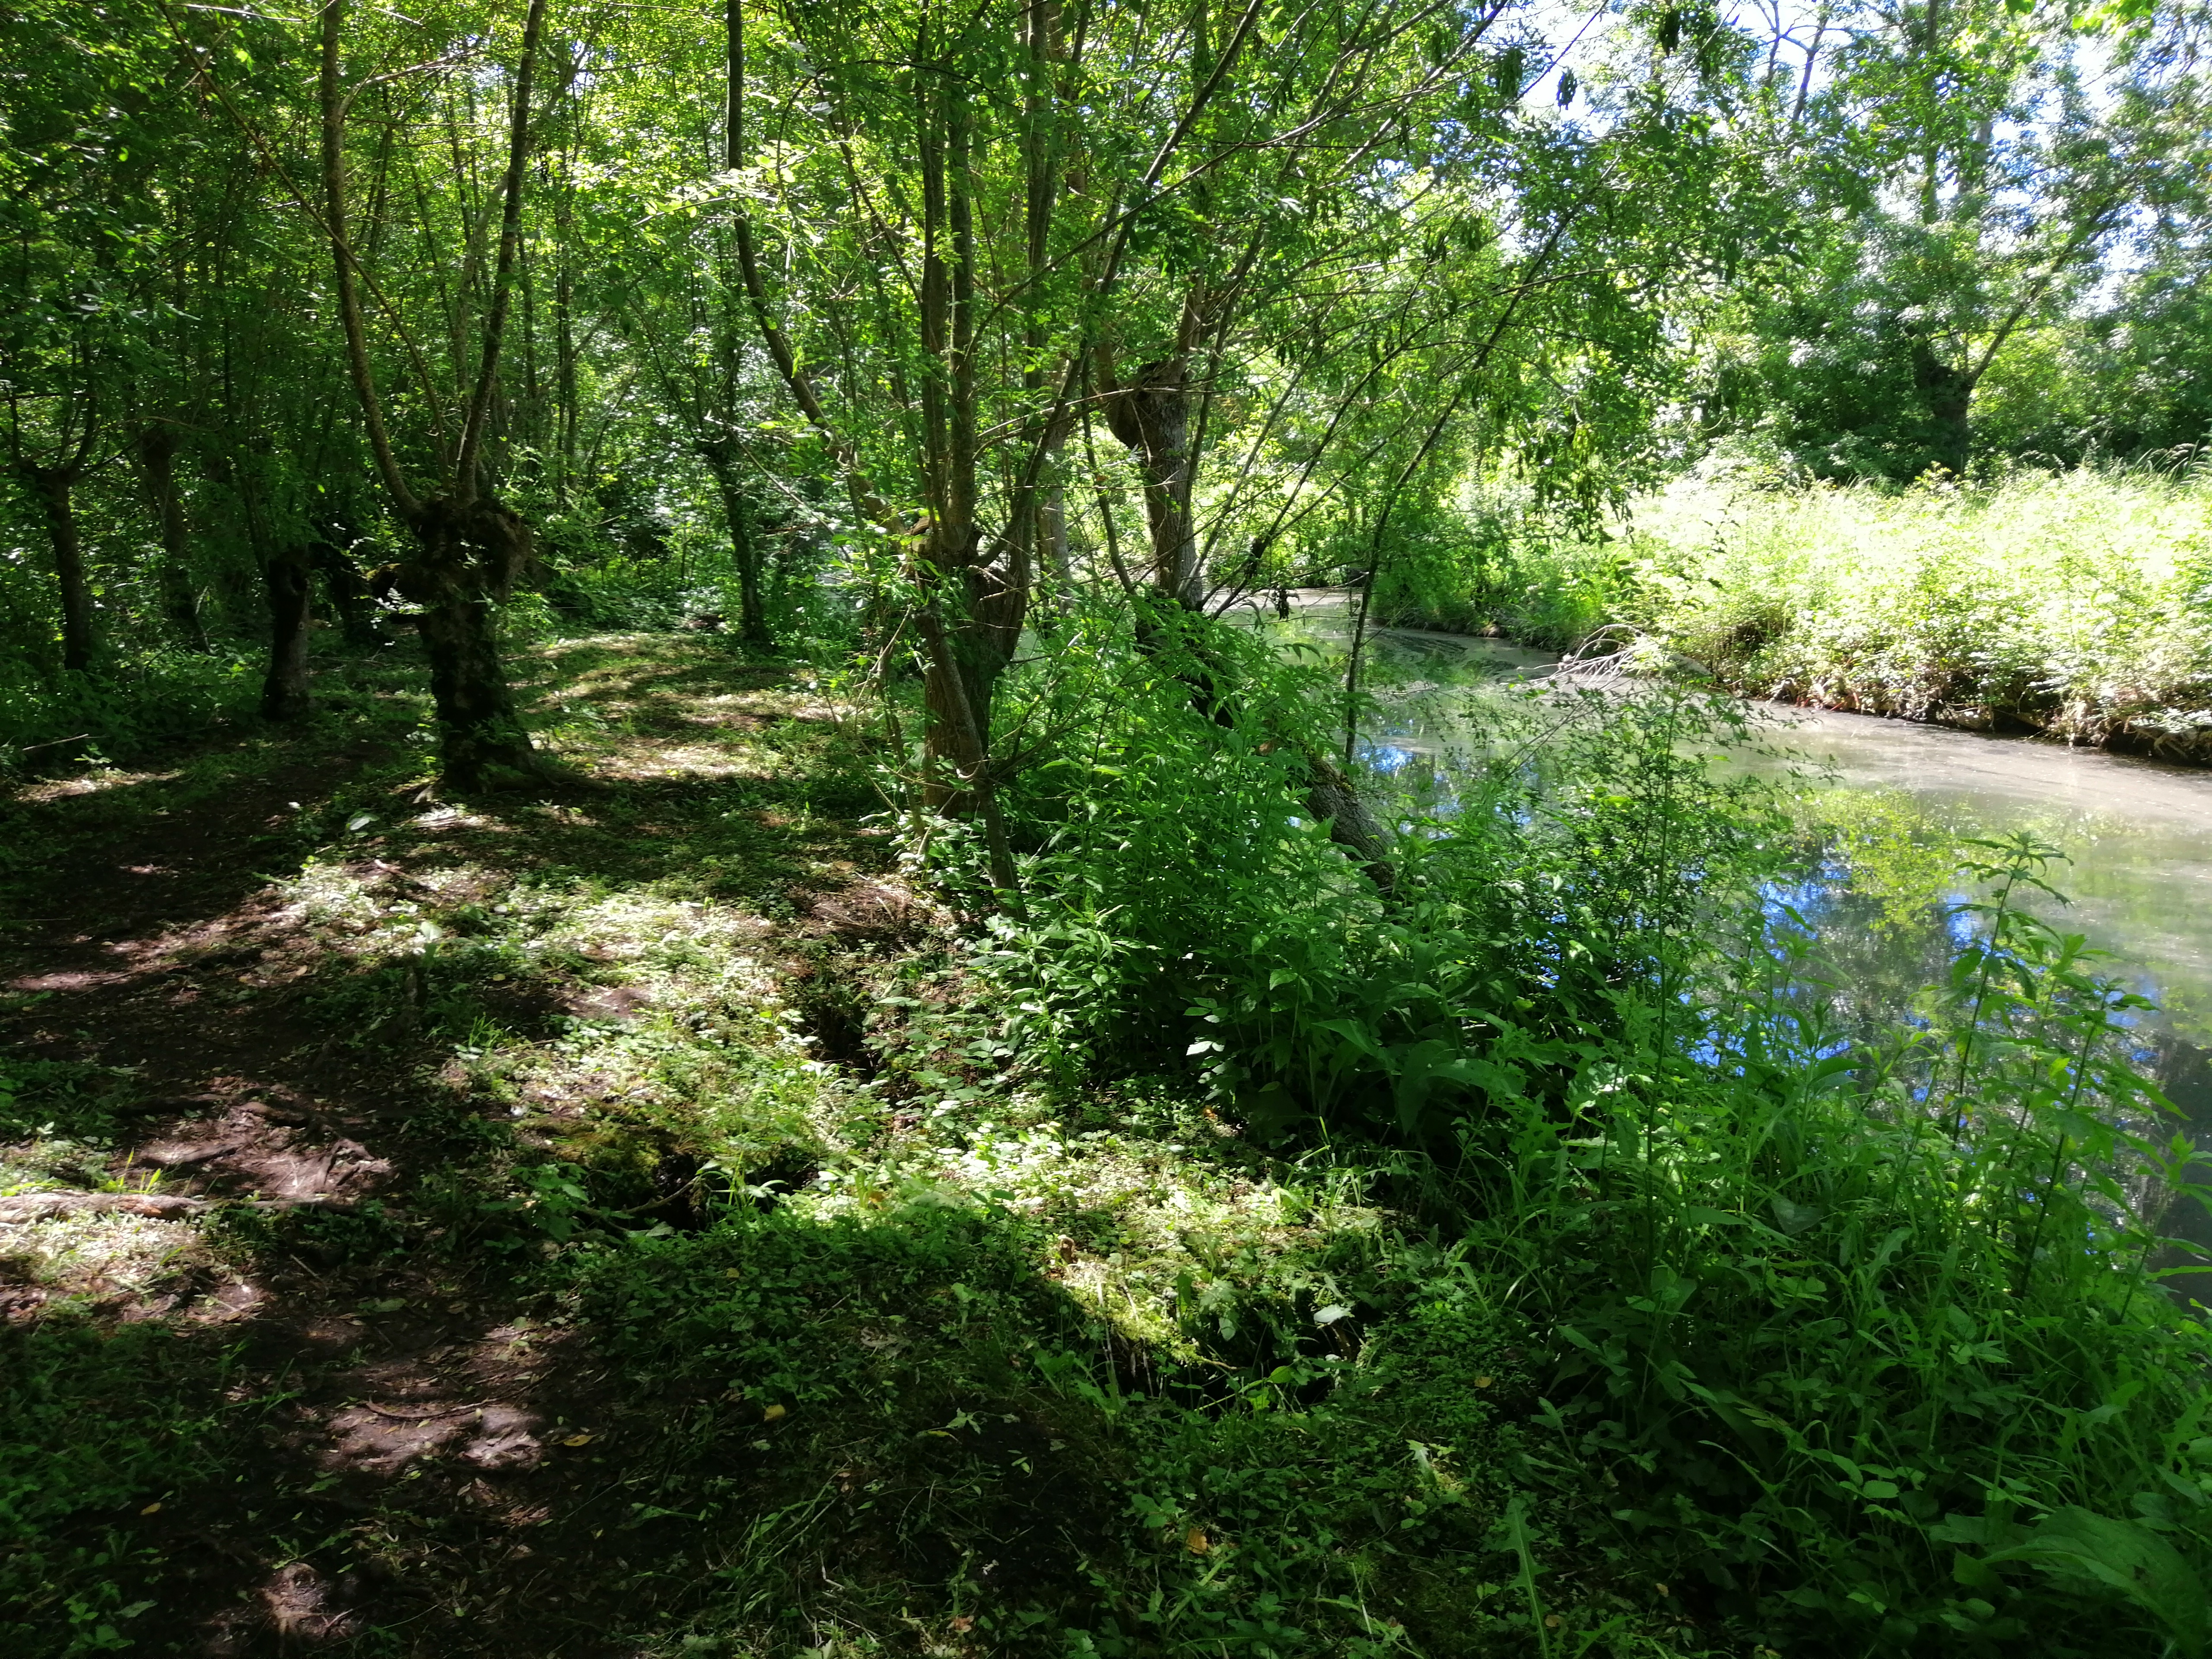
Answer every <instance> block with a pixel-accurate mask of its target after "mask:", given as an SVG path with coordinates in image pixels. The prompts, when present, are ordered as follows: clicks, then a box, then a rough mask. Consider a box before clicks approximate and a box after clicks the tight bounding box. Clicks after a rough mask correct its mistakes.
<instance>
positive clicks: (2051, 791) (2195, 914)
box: [1263, 592, 2212, 1304]
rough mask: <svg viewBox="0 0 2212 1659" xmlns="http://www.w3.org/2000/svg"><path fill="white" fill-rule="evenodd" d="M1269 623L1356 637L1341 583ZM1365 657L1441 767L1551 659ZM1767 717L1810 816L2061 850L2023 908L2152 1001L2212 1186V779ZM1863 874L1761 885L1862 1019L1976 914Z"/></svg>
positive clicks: (1917, 731) (1337, 652)
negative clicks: (1900, 901)
mask: <svg viewBox="0 0 2212 1659" xmlns="http://www.w3.org/2000/svg"><path fill="white" fill-rule="evenodd" d="M1263 625H1264V626H1266V627H1267V628H1268V629H1271V630H1273V631H1274V632H1275V633H1277V634H1278V635H1279V636H1280V637H1282V638H1283V639H1284V640H1285V642H1286V643H1288V642H1291V641H1297V642H1302V643H1304V644H1307V645H1310V646H1311V647H1315V648H1316V649H1317V650H1318V651H1319V652H1321V653H1322V654H1323V655H1324V656H1325V657H1328V656H1334V657H1340V656H1341V655H1342V654H1343V653H1344V652H1345V650H1346V647H1347V646H1348V643H1349V638H1350V623H1349V617H1348V614H1347V611H1346V605H1345V604H1344V601H1343V598H1342V596H1341V595H1340V594H1334V593H1325V592H1308V593H1305V594H1302V595H1300V596H1298V608H1297V611H1296V613H1295V614H1294V615H1293V616H1292V617H1291V618H1290V619H1289V620H1288V621H1286V622H1282V623H1277V622H1274V621H1273V620H1272V619H1269V620H1267V621H1266V622H1265V623H1264V624H1263ZM1365 652H1366V657H1365V660H1366V662H1367V663H1368V664H1369V665H1370V666H1369V667H1368V668H1367V669H1366V670H1365V671H1364V678H1368V679H1369V680H1370V691H1371V694H1372V697H1373V703H1374V708H1373V712H1372V714H1370V717H1369V719H1368V720H1367V721H1366V723H1365V724H1364V726H1363V729H1362V738H1363V741H1362V744H1361V750H1362V752H1363V754H1364V756H1365V757H1367V758H1368V759H1369V760H1370V762H1371V763H1374V764H1375V765H1376V767H1378V768H1379V769H1382V770H1383V771H1386V772H1389V773H1391V774H1393V775H1404V774H1406V773H1407V769H1421V768H1425V767H1427V766H1431V765H1435V764H1436V763H1439V762H1443V763H1446V764H1445V768H1444V769H1445V771H1446V773H1447V774H1448V773H1449V757H1451V756H1453V755H1455V754H1460V755H1464V754H1468V753H1470V752H1475V751H1479V750H1480V746H1481V730H1480V697H1477V696H1468V693H1469V692H1472V691H1477V690H1480V689H1481V688H1495V687H1497V686H1498V685H1500V684H1510V683H1511V682H1513V681H1516V680H1518V681H1526V680H1529V679H1534V678H1541V677H1542V676H1543V675H1544V674H1545V673H1546V671H1547V670H1548V668H1549V665H1551V663H1552V662H1553V661H1554V660H1555V659H1554V658H1553V657H1552V656H1551V655H1550V654H1548V653H1543V652H1538V651H1532V650H1528V649H1526V648H1524V647H1519V646H1515V645H1511V644H1508V643H1507V642H1505V641H1501V640H1489V639H1474V638H1469V637H1468V636H1466V635H1449V634H1433V633H1427V632H1422V631H1417V630H1413V629H1371V630H1370V633H1369V635H1368V641H1367V645H1366V647H1365ZM1758 712H1759V714H1761V715H1763V716H1764V720H1763V721H1762V726H1763V735H1764V737H1765V746H1766V749H1767V751H1768V752H1765V753H1764V754H1759V755H1753V756H1750V757H1740V758H1739V761H1738V763H1741V764H1742V765H1745V766H1747V768H1749V769H1752V770H1754V771H1758V772H1762V773H1765V774H1766V775H1771V776H1774V777H1777V778H1781V779H1785V780H1792V779H1794V780H1795V782H1794V784H1793V787H1797V788H1800V789H1802V790H1803V791H1804V792H1805V793H1806V794H1807V797H1808V800H1807V805H1808V811H1809V815H1810V816H1811V817H1814V818H1815V819H1816V820H1826V821H1829V822H1836V821H1839V820H1841V819H1843V818H1844V817H1848V816H1849V815H1850V812H1851V811H1853V810H1854V808H1855V807H1857V806H1859V805H1863V804H1864V803H1865V802H1867V801H1868V800H1869V799H1874V798H1879V799H1887V800H1888V801H1891V802H1900V801H1901V802H1904V803H1908V804H1909V809H1908V810H1909V811H1911V814H1912V815H1913V816H1914V817H1917V821H1918V823H1919V824H1920V825H1921V826H1922V827H1923V829H1924V832H1925V837H1926V838H1927V839H1929V840H1932V841H1936V842H1942V841H1945V840H1957V839H1959V838H1961V837H1965V836H1998V835H2005V834H2009V833H2011V832H2013V831H2015V830H2027V831H2028V832H2030V833H2032V834H2033V835H2035V836H2037V837H2038V838H2039V839H2040V840H2043V841H2045V842H2049V843H2051V844H2052V845H2054V846H2057V847H2058V848H2061V849H2063V851H2064V852H2065V854H2067V855H2068V858H2069V860H2070V862H2069V864H2066V865H2062V866H2058V868H2057V872H2056V875H2055V878H2054V882H2053V884H2054V885H2056V886H2057V887H2059V888H2060V889H2062V890H2063V891H2065V892H2066V893H2067V894H2068V896H2069V899H2070V901H2071V902H2069V903H2068V904H2066V905H2064V906H2063V907H2062V906H2059V905H2057V904H2056V903H2054V902H2050V901H2047V900H2046V901H2043V902H2040V903H2039V904H2030V905H2029V906H2027V908H2031V909H2033V910H2035V911H2036V912H2037V913H2038V914H2039V915H2041V916H2042V917H2043V919H2044V920H2045V921H2049V922H2051V924H2052V925H2054V926H2056V927H2060V928H2062V929H2063V930H2064V931H2066V932H2068V933H2081V934H2083V935H2085V936H2086V937H2087V939H2088V942H2089V943H2090V944H2091V945H2093V946H2095V947H2096V948H2098V949H2100V950H2101V951H2106V952H2109V953H2110V955H2111V957H2112V960H2111V961H2110V962H2109V963H2106V964H2105V970H2106V972H2107V973H2109V974H2110V975H2112V976H2113V977H2115V978H2118V979H2120V980H2122V981H2124V982H2126V983H2127V984H2128V986H2129V987H2130V988H2131V989H2133V990H2135V991H2136V992H2138V993H2140V994H2142V995H2143V996H2145V997H2147V998H2148V999H2149V1000H2152V1001H2154V1002H2155V1003H2157V1004H2158V1005H2159V1006H2160V1010H2161V1012H2160V1013H2159V1014H2158V1015H2157V1016H2155V1017H2154V1018H2153V1019H2152V1020H2150V1021H2149V1022H2148V1024H2146V1025H2145V1027H2144V1030H2143V1032H2142V1036H2143V1043H2144V1047H2143V1048H2142V1050H2141V1051H2140V1053H2139V1059H2140V1060H2141V1062H2142V1064H2143V1065H2144V1066H2146V1067H2147V1068H2148V1070H2150V1071H2151V1073H2153V1075H2154V1077H2155V1079H2156V1080H2157V1081H2158V1083H2159V1085H2160V1087H2161V1088H2162V1089H2163V1090H2164V1091H2165V1092H2166V1097H2167V1098H2168V1099H2170V1100H2172V1102H2173V1103H2174V1105H2175V1106H2176V1107H2178V1108H2179V1109H2180V1111H2181V1113H2182V1115H2183V1118H2184V1120H2185V1122H2186V1124H2187V1125H2188V1127H2189V1129H2190V1132H2191V1134H2192V1135H2193V1136H2194V1138H2195V1139H2196V1142H2197V1146H2198V1148H2199V1149H2200V1153H2201V1154H2202V1156H2201V1157H2200V1159H2199V1164H2198V1166H2197V1167H2198V1169H2199V1170H2202V1171H2203V1179H2205V1180H2206V1181H2208V1182H2212V773H2208V772H2203V771H2197V770H2191V769H2186V768H2181V767H2175V766H2169V765H2164V764H2161V763H2157V762H2154V761H2145V760H2138V759H2135V758H2132V757H2125V756H2118V755H2108V754H2103V753H2100V752H2097V751H2094V750H2074V749H2065V748H2061V747H2058V746H2057V745H2055V744H2048V743H2043V742H2039V741H2037V740H2034V739H2031V738H2002V737H1987V736H1982V735H1978V734H1976V733H1972V732H1956V731H1950V730H1947V729H1944V728H1942V727H1937V726H1916V725H1912V724H1910V723H1908V722H1905V721H1902V720H1885V719H1881V718H1880V717H1878V716H1873V715H1864V714H1835V713H1828V712H1823V711H1818V710H1810V709H1800V708H1785V707H1783V706H1780V705H1771V704H1769V705H1760V706H1759V711H1758ZM1853 873H1854V872H1853V871H1852V868H1851V866H1850V864H1849V863H1848V862H1846V861H1844V860H1829V861H1826V862H1824V863H1822V864H1820V866H1816V867H1815V868H1814V869H1812V870H1810V871H1808V872H1806V874H1805V877H1804V878H1803V880H1802V883H1801V884H1798V885H1797V886H1796V887H1795V888H1793V889H1791V890H1789V891H1786V892H1785V891H1781V890H1777V891H1774V892H1772V893H1770V894H1769V895H1768V897H1769V901H1770V903H1771V905H1772V906H1773V907H1776V908H1777V909H1778V908H1779V907H1781V906H1784V905H1786V906H1788V907H1789V908H1791V909H1794V910H1795V911H1796V913H1797V915H1800V916H1802V918H1803V919H1804V920H1805V921H1806V922H1807V923H1808V925H1809V927H1810V928H1811V930H1812V933H1813V935H1814V939H1815V941H1816V948H1817V952H1818V956H1819V959H1820V962H1821V963H1822V965H1823V974H1822V976H1823V978H1824V979H1826V981H1828V982H1829V984H1830V985H1831V986H1832V991H1833V996H1834V1000H1835V1012H1837V1013H1838V1016H1840V1017H1841V1018H1844V1020H1845V1021H1846V1023H1847V1024H1853V1025H1869V1026H1870V1025H1872V1024H1875V1023H1878V1022H1883V1021H1887V1020H1890V1019H1893V1018H1895V1017H1896V1016H1897V1015H1898V1014H1899V1013H1900V1012H1904V1011H1905V1009H1907V1008H1908V1007H1909V1006H1911V1000H1912V999H1913V998H1914V996H1915V995H1916V994H1918V993H1919V992H1920V991H1922V990H1923V987H1927V986H1929V985H1932V984H1935V983H1936V982H1937V981H1940V980H1941V979H1942V977H1943V975H1944V972H1945V969H1946V968H1947V966H1948V963H1949V960H1950V958H1951V956H1952V953H1953V952H1954V951H1955V950H1956V949H1957V947H1958V945H1960V944H1961V943H1963V942H1964V939H1963V936H1957V937H1954V931H1955V930H1956V929H1958V928H1960V927H1967V926H1969V925H1970V924H1969V922H1968V921H1967V919H1966V918H1964V917H1961V916H1956V915H1946V913H1945V910H1944V908H1943V907H1942V906H1941V905H1938V904H1933V903H1923V904H1921V905H1920V906H1919V907H1918V908H1917V910H1916V911H1914V912H1913V913H1911V915H1909V916H1907V917H1905V918H1904V919H1903V921H1902V922H1901V921H1900V917H1899V912H1898V910H1897V908H1896V907H1895V906H1894V905H1891V904H1887V903H1885V902H1883V901H1882V900H1881V898H1880V897H1879V896H1876V895H1874V894H1869V893H1868V892H1866V891H1863V890H1859V889H1857V888H1855V887H1854V885H1853ZM1863 885H1864V883H1863V882H1862V886H1863ZM1947 896H1948V898H1949V899H1951V900H1952V901H1954V902H1955V901H1956V900H1958V899H1961V898H1964V897H1965V896H1966V895H1965V894H1963V893H1960V892H1952V893H1950V894H1948V895H1947ZM2162 1223H2163V1227H2164V1230H2165V1231H2167V1232H2170V1233H2172V1234H2173V1235H2174V1236H2176V1237H2181V1238H2185V1239H2188V1240H2190V1241H2191V1242H2194V1243H2200V1244H2203V1245H2206V1246H2208V1247H2212V1216H2208V1215H2207V1214H2206V1212H2205V1211H2204V1209H2203V1206H2200V1205H2198V1204H2197V1203H2196V1202H2195V1201H2194V1200H2178V1201H2175V1202H2172V1203H2169V1204H2167V1205H2166V1208H2165V1213H2164V1215H2163V1217H2162ZM2186 1288H2187V1290H2188V1292H2189V1293H2190V1294H2191V1295H2193V1296H2195V1297H2197V1299H2199V1300H2200V1301H2203V1302H2205V1303H2207V1304H2212V1272H2208V1273H2200V1274H2192V1275H2191V1278H2190V1279H2189V1280H2188V1281H2187V1285H2186Z"/></svg>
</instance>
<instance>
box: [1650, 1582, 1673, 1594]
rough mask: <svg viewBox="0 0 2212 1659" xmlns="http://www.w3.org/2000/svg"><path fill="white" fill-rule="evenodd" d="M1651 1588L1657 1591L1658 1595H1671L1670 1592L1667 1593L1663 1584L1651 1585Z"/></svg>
mask: <svg viewBox="0 0 2212 1659" xmlns="http://www.w3.org/2000/svg"><path fill="white" fill-rule="evenodd" d="M1652 1588H1653V1589H1656V1590H1657V1591H1658V1592H1659V1594H1660V1595H1668V1594H1670V1593H1671V1592H1669V1591H1668V1589H1667V1587H1666V1586H1665V1585H1664V1584H1655V1585H1653V1586H1652Z"/></svg>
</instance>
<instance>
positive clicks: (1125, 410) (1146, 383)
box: [1102, 350, 1206, 611]
mask: <svg viewBox="0 0 2212 1659" xmlns="http://www.w3.org/2000/svg"><path fill="white" fill-rule="evenodd" d="M1189 366H1190V355H1189V353H1188V351H1187V350H1178V351H1176V352H1174V353H1172V354H1170V356H1165V357H1163V358H1160V359H1159V360H1158V361H1157V362H1149V363H1146V365H1145V366H1144V367H1143V368H1139V370H1138V371H1137V376H1136V379H1135V380H1132V381H1129V382H1127V383H1122V382H1120V381H1117V380H1114V379H1113V378H1112V375H1111V374H1110V371H1109V374H1107V375H1106V376H1104V377H1103V378H1104V379H1105V382H1106V383H1105V385H1104V386H1103V388H1102V390H1103V392H1105V399H1104V401H1105V406H1106V424H1107V425H1108V427H1109V428H1111V429H1112V431H1113V434H1114V435H1115V437H1116V438H1118V439H1120V440H1121V442H1122V444H1123V446H1124V447H1127V449H1129V450H1130V451H1131V452H1132V453H1133V454H1135V456H1136V457H1137V461H1138V465H1139V468H1140V470H1141V471H1142V472H1143V474H1144V479H1145V526H1146V531H1147V532H1148V533H1149V536H1150V538H1151V541H1152V586H1153V587H1154V588H1156V589H1157V590H1158V591H1159V592H1162V593H1164V594H1165V595H1167V596H1168V597H1169V598H1170V599H1173V600H1174V601H1175V602H1176V604H1177V605H1182V607H1184V608H1185V609H1186V610H1189V611H1196V610H1199V609H1200V607H1201V606H1202V605H1204V604H1205V600H1206V592H1205V584H1204V582H1203V580H1202V579H1201V577H1200V570H1199V559H1198V538H1197V535H1196V533H1195V532H1194V527H1193V526H1192V524H1191V516H1190V492H1191V483H1192V477H1191V475H1192V472H1193V470H1194V469H1193V467H1192V465H1191V461H1192V457H1191V453H1190V389H1189V387H1188V385H1187V384H1186V383H1185V381H1186V377H1187V375H1188V371H1189Z"/></svg>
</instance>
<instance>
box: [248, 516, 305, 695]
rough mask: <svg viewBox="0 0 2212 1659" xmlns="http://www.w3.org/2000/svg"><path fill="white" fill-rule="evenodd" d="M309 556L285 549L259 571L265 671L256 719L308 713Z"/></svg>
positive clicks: (290, 548)
mask: <svg viewBox="0 0 2212 1659" xmlns="http://www.w3.org/2000/svg"><path fill="white" fill-rule="evenodd" d="M307 559H308V554H307V549H306V548H304V547H289V548H286V549H285V550H283V552H281V553H278V554H277V555H276V556H274V557H272V558H271V559H270V561H269V562H267V563H266V564H264V565H263V566H262V567H261V584H262V590H263V592H264V593H265V594H266V596H267V598H268V601H269V672H268V675H267V676H266V678H264V679H263V680H262V682H261V717H262V718H263V719H264V720H297V719H299V718H300V716H301V715H302V714H306V713H307V597H308V595H309V593H310V592H312V591H313V584H312V583H311V582H310V580H308V574H309V573H308V564H307Z"/></svg>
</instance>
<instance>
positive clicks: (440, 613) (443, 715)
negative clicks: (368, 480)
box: [369, 496, 545, 789]
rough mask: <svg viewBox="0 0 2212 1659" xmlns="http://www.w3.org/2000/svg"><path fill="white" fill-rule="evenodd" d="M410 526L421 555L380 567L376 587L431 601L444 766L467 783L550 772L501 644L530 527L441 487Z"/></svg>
mask: <svg viewBox="0 0 2212 1659" xmlns="http://www.w3.org/2000/svg"><path fill="white" fill-rule="evenodd" d="M410 529H412V530H413V532H414V533H415V542H416V554H415V556H413V557H412V558H410V559H404V560H402V561H400V562H398V563H396V564H390V565H386V566H385V567H384V568H382V569H380V570H379V571H378V572H376V574H374V575H373V576H372V577H371V578H370V579H369V589H370V591H371V592H374V594H375V595H376V596H377V597H378V598H380V599H381V598H383V597H384V596H385V595H386V594H387V593H392V592H397V593H398V595H399V596H400V597H401V598H402V599H408V600H411V601H412V602H413V603H415V604H416V605H419V606H420V607H421V610H420V611H419V612H418V613H417V615H416V619H415V623H416V629H417V630H418V631H419V632H420V633H421V634H422V645H423V648H424V650H425V651H426V652H427V653H428V655H429V659H430V696H431V698H432V700H433V701H434V702H435V705H436V708H437V711H438V732H439V744H440V750H439V760H440V769H441V771H442V773H443V774H444V776H445V778H446V780H447V781H448V782H450V783H451V784H453V786H454V787H456V788H459V789H482V788H489V787H496V786H498V785H501V784H507V783H514V782H520V781H527V780H531V779H535V778H540V777H543V776H544V774H545V763H544V758H543V757H541V756H539V754H538V751H537V750H535V749H533V748H532V746H531V743H530V734H529V733H528V732H526V731H525V730H524V729H523V726H522V722H521V720H520V718H519V717H518V715H517V714H516V712H515V707H514V696H513V691H512V690H511V689H510V688H509V687H508V685H507V670H506V666H505V665H504V664H503V663H502V662H501V659H500V653H499V627H498V617H497V607H498V604H499V602H500V601H501V600H503V599H506V598H507V595H508V593H509V592H512V591H513V585H514V582H515V580H516V578H517V577H519V576H520V574H522V573H523V571H524V570H525V569H526V568H528V566H529V564H530V563H531V562H532V557H533V550H532V543H531V536H530V526H528V525H527V524H526V523H525V522H524V521H523V520H522V518H521V517H520V515H519V514H517V513H513V512H510V511H509V510H508V509H507V507H503V506H501V504H500V503H498V502H496V501H484V500H479V501H474V502H471V503H469V504H468V505H466V506H464V505H462V504H461V503H459V502H457V501H453V499H452V498H451V497H448V496H439V497H436V498H435V499H433V500H431V501H425V502H424V503H423V504H422V510H421V511H420V512H419V513H417V514H416V517H415V518H414V520H412V521H411V523H410Z"/></svg>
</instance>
